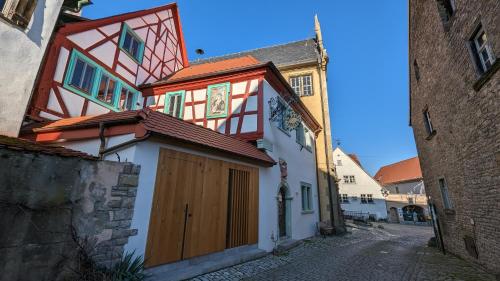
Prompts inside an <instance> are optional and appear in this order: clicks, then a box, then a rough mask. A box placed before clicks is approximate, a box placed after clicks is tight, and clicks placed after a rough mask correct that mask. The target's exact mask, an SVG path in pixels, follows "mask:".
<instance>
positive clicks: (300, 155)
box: [259, 80, 319, 248]
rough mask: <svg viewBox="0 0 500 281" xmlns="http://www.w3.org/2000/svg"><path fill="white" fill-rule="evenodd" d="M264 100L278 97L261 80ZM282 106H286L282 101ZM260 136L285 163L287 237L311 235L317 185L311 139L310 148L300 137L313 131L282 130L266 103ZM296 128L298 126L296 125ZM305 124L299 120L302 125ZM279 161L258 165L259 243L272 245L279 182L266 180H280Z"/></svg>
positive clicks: (316, 220) (314, 228) (275, 156)
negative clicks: (287, 209)
mask: <svg viewBox="0 0 500 281" xmlns="http://www.w3.org/2000/svg"><path fill="white" fill-rule="evenodd" d="M263 88H264V104H265V105H268V101H269V100H270V99H271V98H276V97H279V94H278V93H277V92H276V90H275V89H274V88H273V87H272V86H271V85H270V84H269V83H268V82H267V81H265V80H264V87H263ZM284 106H287V105H286V104H284ZM263 118H264V139H265V141H266V142H268V143H270V144H272V151H268V152H267V153H268V154H269V155H270V156H271V157H272V158H273V159H275V161H278V159H282V160H284V161H286V163H287V171H288V175H287V178H286V182H287V185H288V187H287V188H288V196H289V203H290V204H289V205H290V225H291V227H290V232H291V234H290V237H289V238H291V239H304V238H307V237H311V236H314V235H315V233H316V225H317V223H318V221H319V209H318V192H317V191H318V187H317V178H316V156H315V151H314V150H315V147H314V142H312V143H311V144H310V150H308V149H307V148H306V147H304V146H303V145H302V144H301V143H300V142H302V141H301V140H307V139H308V138H311V139H313V138H314V134H313V132H312V131H310V130H309V129H307V132H306V131H305V130H304V135H302V133H300V132H299V134H298V138H297V133H296V131H295V130H291V131H286V130H283V128H282V127H280V122H279V121H276V120H275V121H271V120H270V107H269V106H264V116H263ZM298 128H299V130H300V129H301V126H299V127H298ZM304 128H307V127H306V126H304V124H302V129H304ZM280 177H281V175H280V168H279V165H276V166H274V167H273V168H272V169H265V170H264V169H261V173H260V178H259V181H260V184H261V186H262V187H263V186H266V188H261V192H265V193H266V194H261V195H260V196H259V197H260V201H259V205H260V206H261V207H262V208H261V210H260V212H259V222H260V223H259V247H260V248H272V247H273V246H274V244H273V241H272V240H271V239H270V237H271V236H273V237H275V238H277V234H278V228H277V227H278V225H277V224H276V222H277V221H278V213H277V195H278V190H279V186H278V185H275V186H274V185H273V186H269V184H268V183H269V182H279V181H280Z"/></svg>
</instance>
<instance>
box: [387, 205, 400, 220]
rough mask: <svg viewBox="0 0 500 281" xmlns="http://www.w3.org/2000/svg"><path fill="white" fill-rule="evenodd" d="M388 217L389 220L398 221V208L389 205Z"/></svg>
mask: <svg viewBox="0 0 500 281" xmlns="http://www.w3.org/2000/svg"><path fill="white" fill-rule="evenodd" d="M389 217H390V220H391V222H395V223H399V214H398V209H397V208H395V207H391V208H390V209H389Z"/></svg>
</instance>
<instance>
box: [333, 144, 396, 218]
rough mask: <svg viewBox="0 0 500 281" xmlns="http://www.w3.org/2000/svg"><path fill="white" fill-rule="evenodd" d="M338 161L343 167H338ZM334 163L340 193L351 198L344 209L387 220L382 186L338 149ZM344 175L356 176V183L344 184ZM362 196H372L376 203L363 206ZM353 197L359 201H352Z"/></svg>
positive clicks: (335, 151)
mask: <svg viewBox="0 0 500 281" xmlns="http://www.w3.org/2000/svg"><path fill="white" fill-rule="evenodd" d="M338 160H340V161H342V165H338ZM333 161H334V164H335V168H336V171H337V175H338V177H339V179H340V182H339V183H338V185H339V193H340V194H347V195H348V196H349V203H342V204H341V207H342V209H343V210H346V211H356V212H364V213H370V214H376V216H377V218H378V219H385V218H387V211H386V204H385V198H384V196H383V195H382V191H381V189H382V186H381V185H380V184H379V183H378V182H377V181H376V180H374V179H373V178H372V177H371V176H370V175H369V174H368V173H366V172H365V171H364V170H363V169H362V168H361V167H360V166H359V165H358V164H357V163H356V162H354V160H352V158H351V157H349V155H347V154H346V153H344V151H342V150H341V149H340V148H338V147H337V148H336V149H335V150H334V151H333ZM344 175H354V177H355V179H356V183H354V184H352V183H349V184H346V183H344V178H343V176H344ZM361 194H372V195H373V201H374V203H372V204H361ZM352 196H356V197H357V200H352V198H351V197H352Z"/></svg>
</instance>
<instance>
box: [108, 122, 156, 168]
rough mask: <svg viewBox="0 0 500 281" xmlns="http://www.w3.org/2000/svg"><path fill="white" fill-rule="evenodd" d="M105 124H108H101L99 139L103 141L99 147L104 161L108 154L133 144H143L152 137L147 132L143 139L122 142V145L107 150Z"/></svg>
mask: <svg viewBox="0 0 500 281" xmlns="http://www.w3.org/2000/svg"><path fill="white" fill-rule="evenodd" d="M105 124H106V123H105V122H100V123H99V139H100V140H101V144H100V146H99V160H103V158H104V155H105V154H108V153H110V152H112V151H115V150H117V149H120V148H122V147H126V146H129V145H131V144H134V143H137V142H141V141H143V140H145V139H147V138H149V137H150V136H151V132H150V131H147V132H146V134H145V135H144V136H142V137H139V138H135V139H133V140H129V141H126V142H122V143H120V144H117V145H115V146H112V147H108V148H106V138H105V137H104V130H105V129H106V127H105Z"/></svg>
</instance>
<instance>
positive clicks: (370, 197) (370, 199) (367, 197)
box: [366, 194, 373, 204]
mask: <svg viewBox="0 0 500 281" xmlns="http://www.w3.org/2000/svg"><path fill="white" fill-rule="evenodd" d="M366 200H367V201H368V203H369V204H373V194H366Z"/></svg>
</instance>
